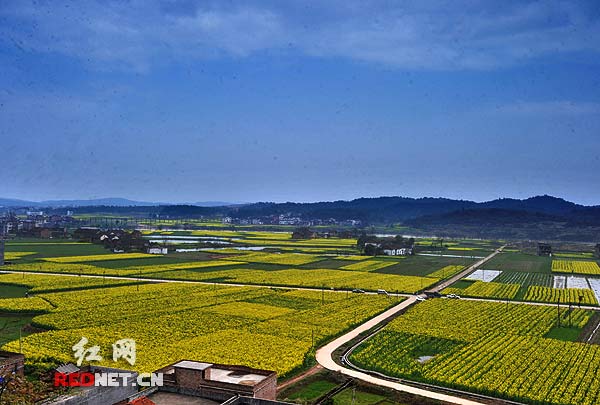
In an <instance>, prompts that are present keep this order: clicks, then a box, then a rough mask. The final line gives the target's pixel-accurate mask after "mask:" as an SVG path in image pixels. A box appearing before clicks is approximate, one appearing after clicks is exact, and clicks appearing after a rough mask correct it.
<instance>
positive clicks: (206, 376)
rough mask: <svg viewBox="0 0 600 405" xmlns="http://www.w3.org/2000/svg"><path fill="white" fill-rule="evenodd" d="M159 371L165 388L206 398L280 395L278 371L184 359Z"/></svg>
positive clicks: (222, 398)
mask: <svg viewBox="0 0 600 405" xmlns="http://www.w3.org/2000/svg"><path fill="white" fill-rule="evenodd" d="M156 372H157V373H163V374H164V385H165V387H167V388H172V389H174V390H176V391H177V390H178V391H182V392H188V393H197V394H198V395H199V396H203V397H206V398H213V399H218V400H224V399H227V398H228V397H232V396H237V395H242V396H246V397H252V398H259V399H267V400H275V399H276V396H277V373H276V372H274V371H269V370H259V369H254V368H250V367H245V366H232V365H223V364H212V363H202V362H198V361H190V360H181V361H178V362H177V363H174V364H171V365H169V366H166V367H163V368H161V369H160V370H157V371H156Z"/></svg>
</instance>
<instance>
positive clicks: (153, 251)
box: [148, 246, 169, 255]
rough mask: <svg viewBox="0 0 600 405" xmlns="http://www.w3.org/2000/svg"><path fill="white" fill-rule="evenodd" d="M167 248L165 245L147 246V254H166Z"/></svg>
mask: <svg viewBox="0 0 600 405" xmlns="http://www.w3.org/2000/svg"><path fill="white" fill-rule="evenodd" d="M168 252H169V249H168V248H166V247H160V246H152V247H149V248H148V254H151V255H166V254H167V253H168Z"/></svg>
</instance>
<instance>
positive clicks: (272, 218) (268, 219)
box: [221, 213, 361, 227]
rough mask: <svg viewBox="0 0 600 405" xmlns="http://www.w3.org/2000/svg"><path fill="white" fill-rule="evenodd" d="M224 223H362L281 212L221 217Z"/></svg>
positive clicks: (301, 224)
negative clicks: (240, 216)
mask: <svg viewBox="0 0 600 405" xmlns="http://www.w3.org/2000/svg"><path fill="white" fill-rule="evenodd" d="M221 222H223V224H228V225H229V224H231V225H293V226H327V225H337V226H349V227H357V226H360V225H361V221H360V220H358V219H348V220H345V221H338V220H336V219H334V218H329V219H306V218H301V217H299V216H297V215H294V214H292V213H287V214H281V215H269V216H264V217H257V218H233V217H223V218H222V219H221Z"/></svg>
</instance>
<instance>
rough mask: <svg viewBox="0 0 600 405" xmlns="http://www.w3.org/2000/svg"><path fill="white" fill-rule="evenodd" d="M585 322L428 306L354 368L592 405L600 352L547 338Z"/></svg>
mask: <svg viewBox="0 0 600 405" xmlns="http://www.w3.org/2000/svg"><path fill="white" fill-rule="evenodd" d="M569 316H570V318H569ZM589 317H590V314H589V313H588V312H585V311H583V310H579V309H574V310H572V312H571V313H570V314H569V311H568V310H566V309H565V310H563V311H562V312H561V313H560V317H559V318H557V313H556V309H552V308H547V307H535V306H529V305H518V304H499V303H484V302H468V301H460V300H458V301H453V300H439V299H438V300H431V301H427V302H425V303H422V304H419V305H417V306H416V307H413V308H412V309H410V310H409V311H408V312H407V313H405V314H404V315H401V316H400V317H399V318H397V319H396V320H394V321H392V322H391V323H390V324H389V325H388V326H387V327H386V328H384V329H383V331H382V332H380V333H378V334H377V335H375V336H374V337H373V338H371V339H369V340H367V341H366V342H365V343H363V344H362V345H361V346H359V347H358V349H357V350H356V351H355V352H354V353H353V354H352V356H351V360H352V361H353V362H354V363H355V364H357V365H359V366H361V367H364V368H368V369H372V370H376V371H379V372H382V373H385V374H387V375H391V376H397V377H403V378H410V379H413V380H418V381H423V382H427V383H434V384H441V385H445V386H448V387H452V388H459V389H463V390H470V391H476V392H480V393H483V394H488V395H493V396H497V397H501V398H509V399H513V400H517V401H521V402H525V403H555V404H571V403H577V404H595V403H597V396H598V393H599V392H600V373H599V372H600V363H599V362H598V360H597V359H598V356H600V346H595V345H588V344H583V343H577V342H571V341H560V340H555V339H551V338H548V337H546V336H547V335H549V334H551V331H553V329H554V327H555V325H556V324H557V322H559V323H560V324H562V325H567V326H569V327H570V328H571V329H573V330H578V331H581V329H582V328H583V327H584V326H585V325H586V323H587V322H588V320H589ZM456 325H460V327H458V328H457V327H456ZM524 358H527V361H523V359H524ZM582 381H584V382H585V383H582ZM550 382H551V383H550Z"/></svg>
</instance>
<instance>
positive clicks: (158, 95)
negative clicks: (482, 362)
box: [0, 0, 600, 204]
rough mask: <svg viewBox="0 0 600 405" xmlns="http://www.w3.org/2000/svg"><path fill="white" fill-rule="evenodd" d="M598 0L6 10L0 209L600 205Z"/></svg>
mask: <svg viewBox="0 0 600 405" xmlns="http://www.w3.org/2000/svg"><path fill="white" fill-rule="evenodd" d="M598 38H600V3H598V2H596V1H589V2H583V1H582V2H577V1H564V2H563V1H536V2H525V1H518V2H512V1H503V2H497V1H435V2H432V1H414V2H413V1H405V2H392V1H372V2H365V1H354V0H345V1H328V2H322V1H295V0H290V1H226V2H225V1H215V2H212V1H192V0H189V1H167V0H165V1H150V0H144V1H141V0H132V1H110V0H104V1H75V2H61V1H35V2H29V1H26V0H15V1H12V0H3V1H2V2H0V145H1V150H2V151H3V152H4V153H3V156H4V159H3V163H4V164H3V168H2V180H1V181H0V197H12V198H23V199H34V200H41V199H62V198H98V197H109V196H110V197H114V196H119V197H126V198H131V199H138V200H154V201H169V202H183V201H206V200H225V201H288V200H289V201H315V200H334V199H351V198H356V197H361V196H380V195H402V196H412V197H421V196H444V197H451V198H463V199H473V200H478V201H481V200H487V199H493V198H497V197H520V198H522V197H528V196H532V195H538V194H552V195H556V196H561V197H564V198H567V199H570V200H573V201H576V202H580V203H585V204H600V188H598V186H597V184H598V173H600V74H599V72H600V41H599V40H598Z"/></svg>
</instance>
